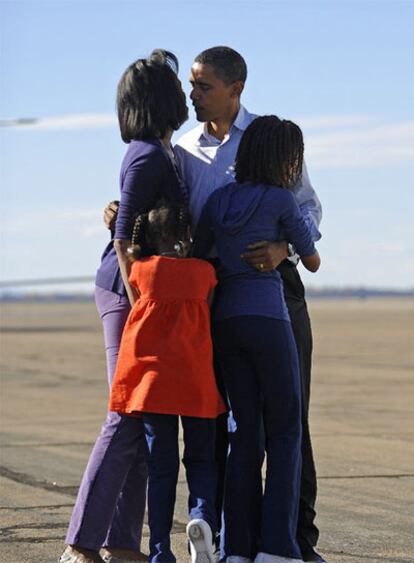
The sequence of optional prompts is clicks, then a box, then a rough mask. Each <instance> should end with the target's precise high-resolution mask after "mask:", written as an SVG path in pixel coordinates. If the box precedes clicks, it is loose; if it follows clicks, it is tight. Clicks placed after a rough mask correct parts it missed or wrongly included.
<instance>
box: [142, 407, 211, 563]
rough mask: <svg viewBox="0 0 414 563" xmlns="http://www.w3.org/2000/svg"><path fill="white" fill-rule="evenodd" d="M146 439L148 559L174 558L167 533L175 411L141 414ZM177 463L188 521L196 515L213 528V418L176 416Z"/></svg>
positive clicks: (174, 471)
mask: <svg viewBox="0 0 414 563" xmlns="http://www.w3.org/2000/svg"><path fill="white" fill-rule="evenodd" d="M142 419H143V422H144V428H145V436H146V439H147V444H148V450H149V453H148V525H149V528H150V559H149V560H150V563H158V562H162V563H167V562H168V563H170V562H175V561H176V559H175V556H174V554H173V553H172V551H171V543H170V532H171V528H172V524H173V516H174V506H175V495H176V487H177V479H178V470H179V465H180V458H179V451H178V419H179V417H178V416H176V415H168V414H150V413H143V415H142ZM181 422H182V426H183V431H184V456H183V463H184V466H185V470H186V477H187V484H188V489H189V498H188V509H189V515H190V520H192V519H194V518H201V519H202V520H205V521H206V522H207V523H208V524H209V525H210V527H211V530H212V533H213V536H214V533H215V530H216V527H217V523H216V513H215V507H214V501H215V494H216V481H217V469H216V463H215V459H214V443H215V435H216V428H215V427H216V425H215V420H213V419H207V418H195V417H189V416H182V417H181Z"/></svg>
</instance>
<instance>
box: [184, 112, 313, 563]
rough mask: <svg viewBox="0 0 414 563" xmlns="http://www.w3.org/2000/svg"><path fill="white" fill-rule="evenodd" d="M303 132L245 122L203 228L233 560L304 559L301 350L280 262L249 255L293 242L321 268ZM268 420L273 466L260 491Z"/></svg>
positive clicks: (269, 122) (309, 263)
mask: <svg viewBox="0 0 414 563" xmlns="http://www.w3.org/2000/svg"><path fill="white" fill-rule="evenodd" d="M302 162H303V139H302V133H301V131H300V129H299V127H297V126H296V125H295V124H294V123H292V122H290V121H281V120H280V119H278V118H277V117H275V116H267V117H261V118H257V119H256V120H255V121H253V122H252V123H251V124H250V125H249V127H248V128H247V129H246V131H245V133H244V134H243V137H242V139H241V142H240V146H239V150H238V153H237V158H236V182H234V183H232V184H228V185H227V186H225V187H223V188H221V189H219V190H216V191H215V192H214V193H213V194H212V195H211V196H210V198H209V200H208V201H207V203H206V205H205V207H204V210H203V212H202V215H201V218H200V222H199V225H198V228H197V232H196V237H195V245H194V255H195V256H199V257H204V256H206V255H207V254H208V252H209V250H210V248H211V246H212V244H213V243H215V245H216V248H217V252H218V257H219V260H220V268H219V270H218V278H219V286H218V289H217V293H216V299H215V306H214V325H213V336H214V339H215V344H216V347H217V352H218V361H219V363H220V364H221V367H222V369H223V377H224V383H225V387H226V391H227V394H228V399H229V405H230V409H231V412H230V416H229V442H230V448H229V454H228V463H227V470H226V479H225V495H224V509H223V522H224V529H225V533H224V535H223V536H224V538H223V537H222V540H223V539H224V541H222V557H224V558H226V562H227V563H252V562H253V560H254V561H255V563H281V562H288V561H289V562H292V561H301V560H302V559H301V552H300V549H299V546H298V543H297V541H296V527H297V515H298V505H299V488H300V487H299V486H300V468H301V453H300V445H301V423H300V377H299V368H298V358H297V351H296V347H295V341H294V337H293V333H292V329H291V325H290V319H289V315H288V312H287V308H286V304H285V301H284V297H283V287H282V281H281V278H280V274H279V273H278V272H277V270H274V271H272V272H262V269H263V265H261V264H258V265H257V268H253V267H252V266H250V265H248V264H247V262H246V261H245V260H243V258H242V255H243V253H244V252H245V251H246V248H247V245H248V244H250V243H251V242H252V241H254V240H257V241H260V240H267V241H275V240H279V239H284V240H288V241H289V242H291V243H292V244H294V246H295V249H296V252H297V253H298V254H299V255H300V256H301V259H302V262H303V264H304V265H305V267H307V268H308V269H309V270H311V271H316V270H317V269H318V267H319V262H320V260H319V255H318V254H317V252H316V250H315V247H314V244H313V242H312V237H311V232H310V230H309V228H308V227H307V225H306V223H305V221H304V219H303V217H302V215H301V212H300V210H299V207H298V205H297V203H296V200H295V197H294V195H293V194H292V193H291V191H289V188H291V187H292V186H295V185H296V184H297V181H298V180H299V176H300V173H301V170H302ZM262 421H263V422H264V428H265V444H266V454H267V472H266V485H265V491H264V494H262V481H261V464H262V459H263V448H262V446H261V444H262V440H261V427H262Z"/></svg>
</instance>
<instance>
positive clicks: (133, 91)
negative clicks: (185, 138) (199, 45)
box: [117, 49, 188, 143]
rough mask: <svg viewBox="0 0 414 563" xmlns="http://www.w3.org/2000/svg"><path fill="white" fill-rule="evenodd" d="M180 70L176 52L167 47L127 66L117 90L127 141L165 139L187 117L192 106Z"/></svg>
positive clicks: (120, 116) (120, 121) (120, 117)
mask: <svg viewBox="0 0 414 563" xmlns="http://www.w3.org/2000/svg"><path fill="white" fill-rule="evenodd" d="M177 72H178V60H177V58H176V56H175V55H174V54H173V53H170V51H165V50H163V49H156V50H155V51H153V52H152V53H151V55H150V56H149V57H147V58H146V59H138V60H137V61H135V62H134V63H132V64H131V65H130V66H129V67H128V68H127V69H126V71H125V72H124V74H123V75H122V77H121V80H120V81H119V84H118V92H117V109H118V121H119V127H120V129H121V137H122V139H123V141H125V142H126V143H129V142H130V141H132V139H161V138H162V137H164V135H165V133H166V132H167V130H168V129H173V130H174V131H175V130H177V129H178V128H179V127H180V126H181V125H182V124H183V123H184V121H186V119H187V118H188V107H187V103H186V100H185V94H184V92H183V89H182V88H181V83H180V81H179V79H178V77H177Z"/></svg>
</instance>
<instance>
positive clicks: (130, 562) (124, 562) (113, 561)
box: [100, 548, 148, 563]
mask: <svg viewBox="0 0 414 563" xmlns="http://www.w3.org/2000/svg"><path fill="white" fill-rule="evenodd" d="M100 555H101V557H102V559H103V560H104V561H105V563H146V562H147V561H148V557H147V556H146V555H144V554H143V553H141V552H138V551H137V552H136V555H138V556H139V555H140V556H141V557H139V559H125V557H118V556H116V555H113V554H112V553H111V552H110V551H108V550H107V549H105V548H103V549H102V550H101V554H100Z"/></svg>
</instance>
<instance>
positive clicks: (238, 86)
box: [231, 80, 244, 98]
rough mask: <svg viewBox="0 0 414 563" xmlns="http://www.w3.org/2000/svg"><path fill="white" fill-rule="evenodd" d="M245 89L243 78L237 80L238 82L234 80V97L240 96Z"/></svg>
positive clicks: (232, 89)
mask: <svg viewBox="0 0 414 563" xmlns="http://www.w3.org/2000/svg"><path fill="white" fill-rule="evenodd" d="M243 89H244V82H242V81H241V80H236V82H233V84H232V85H231V95H232V97H233V98H240V96H241V93H242V92H243Z"/></svg>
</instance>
